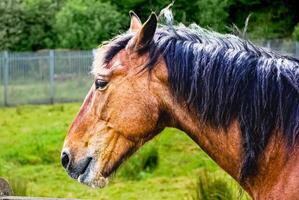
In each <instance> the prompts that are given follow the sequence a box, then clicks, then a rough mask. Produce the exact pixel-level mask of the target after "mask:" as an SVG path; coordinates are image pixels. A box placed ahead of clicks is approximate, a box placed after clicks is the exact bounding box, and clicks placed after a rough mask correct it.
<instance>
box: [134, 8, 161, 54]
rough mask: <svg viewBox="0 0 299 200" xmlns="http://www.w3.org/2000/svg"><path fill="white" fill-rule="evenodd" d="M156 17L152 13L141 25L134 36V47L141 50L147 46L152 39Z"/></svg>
mask: <svg viewBox="0 0 299 200" xmlns="http://www.w3.org/2000/svg"><path fill="white" fill-rule="evenodd" d="M157 21H158V18H157V15H156V14H155V13H152V14H151V16H150V17H149V18H148V20H147V21H146V22H145V23H144V24H143V25H142V27H141V29H140V30H139V31H138V33H137V35H136V40H135V41H136V42H135V47H137V48H140V47H141V48H143V47H145V46H147V45H148V44H149V43H150V42H151V41H152V39H153V37H154V35H155V32H156V28H157Z"/></svg>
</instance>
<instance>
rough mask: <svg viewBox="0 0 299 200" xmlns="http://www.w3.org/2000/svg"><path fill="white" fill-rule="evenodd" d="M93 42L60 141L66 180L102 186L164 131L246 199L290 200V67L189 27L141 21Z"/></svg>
mask: <svg viewBox="0 0 299 200" xmlns="http://www.w3.org/2000/svg"><path fill="white" fill-rule="evenodd" d="M130 17H131V22H130V28H129V30H128V31H127V32H125V33H123V34H120V35H118V36H116V37H114V38H113V39H112V40H110V41H108V42H106V43H104V44H103V45H101V46H100V47H99V48H98V49H97V50H96V53H95V58H94V61H93V64H92V68H93V69H92V74H93V76H94V83H93V84H92V86H91V88H90V90H89V92H88V94H87V96H86V97H85V100H84V102H83V104H82V105H81V108H80V111H79V112H78V114H77V116H76V118H75V119H74V121H73V123H72V125H71V126H70V128H69V131H68V133H67V136H66V138H65V141H64V146H63V150H62V154H61V162H62V165H63V167H64V168H65V170H66V171H67V173H68V174H69V176H71V177H72V178H74V179H77V180H78V181H79V182H80V183H83V184H86V185H88V186H91V187H96V188H97V187H99V188H103V187H105V186H106V185H107V183H108V180H109V176H110V175H111V174H112V173H113V172H115V171H116V169H117V168H118V167H119V166H120V164H121V163H123V162H124V161H125V160H126V159H127V158H128V157H130V156H131V155H132V154H133V153H134V152H136V151H137V150H138V149H139V148H140V147H142V146H143V145H144V144H145V143H146V142H148V141H149V140H151V139H152V138H154V137H155V136H156V135H158V134H159V133H160V132H161V131H162V130H163V129H164V128H165V127H175V128H177V129H180V130H182V131H184V132H185V133H186V134H187V135H188V136H190V137H191V139H192V140H193V141H194V142H195V143H197V144H198V145H199V146H200V147H201V149H203V150H204V151H205V152H206V153H207V154H208V155H209V156H210V157H211V158H212V159H213V160H214V161H215V162H216V163H217V164H218V165H219V166H220V167H221V168H223V169H224V170H225V171H226V172H227V173H228V174H230V176H232V177H233V178H234V179H235V180H236V181H238V182H239V183H240V185H241V186H242V187H243V188H244V189H245V190H246V191H247V192H248V193H249V195H250V196H251V197H252V198H253V199H263V200H264V199H299V197H298V195H297V194H298V193H299V174H298V170H299V152H298V151H299V149H298V139H297V136H298V134H299V60H297V59H295V58H292V57H289V56H285V55H280V54H279V53H276V52H273V51H271V50H269V49H264V48H262V47H258V46H256V45H254V44H253V43H252V42H250V41H249V40H246V39H242V38H240V37H238V36H235V35H232V34H220V33H217V32H214V31H212V30H206V29H204V28H201V27H199V26H198V25H196V24H192V25H190V26H188V27H187V26H184V25H182V24H180V25H165V24H164V25H162V24H160V23H158V17H157V15H156V14H155V13H152V14H151V15H150V16H149V18H148V20H147V21H146V22H145V23H143V24H142V23H141V21H140V19H139V18H138V16H137V15H136V14H135V13H134V12H130Z"/></svg>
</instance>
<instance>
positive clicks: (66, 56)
mask: <svg viewBox="0 0 299 200" xmlns="http://www.w3.org/2000/svg"><path fill="white" fill-rule="evenodd" d="M92 57H93V55H92V51H58V50H55V51H54V50H49V51H40V52H34V53H33V52H22V53H20V52H18V53H17V52H2V53H1V55H0V75H1V76H0V88H1V90H0V106H13V105H19V104H46V103H55V102H71V101H82V99H83V98H84V96H85V95H86V93H87V91H88V88H89V87H90V86H91V78H90V77H89V71H90V66H91V62H92Z"/></svg>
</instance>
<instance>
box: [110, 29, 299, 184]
mask: <svg viewBox="0 0 299 200" xmlns="http://www.w3.org/2000/svg"><path fill="white" fill-rule="evenodd" d="M131 38H132V35H131V34H130V33H128V34H124V35H121V36H119V37H118V38H116V39H115V40H113V41H112V42H111V48H110V50H109V51H108V52H107V54H106V57H105V62H109V61H110V60H111V59H112V58H113V56H114V55H116V54H117V53H118V52H119V51H120V50H121V49H123V48H125V46H126V45H127V43H128V41H129V40H130V39H131ZM147 51H148V52H149V61H148V63H147V65H146V66H147V68H148V69H149V70H151V69H152V68H153V67H154V66H155V63H156V61H157V58H158V57H159V56H160V55H162V56H163V57H164V59H165V61H166V64H167V68H168V74H169V83H170V85H171V89H172V91H173V93H174V96H175V97H176V99H177V100H178V101H184V102H187V103H188V106H189V108H190V109H192V110H195V111H196V113H198V116H199V118H200V119H201V120H204V121H205V122H207V123H209V124H210V125H212V126H214V127H217V128H224V129H225V128H227V127H228V126H229V125H230V123H231V122H232V121H233V120H234V119H237V120H238V121H239V124H240V130H241V137H242V138H241V139H242V146H243V149H242V150H243V151H242V152H243V165H242V169H241V177H240V178H241V180H242V181H244V180H245V179H246V178H248V177H249V176H253V175H255V174H256V173H257V170H258V169H257V161H258V159H259V155H260V154H261V153H262V152H263V150H264V149H265V147H266V145H267V143H268V140H269V138H270V136H271V133H273V131H274V130H280V131H282V132H283V134H284V137H285V138H286V140H287V144H288V146H289V148H290V149H291V147H293V145H294V144H295V143H296V141H297V136H298V134H299V61H298V60H297V59H295V58H291V57H287V56H282V55H279V54H277V53H274V52H271V51H270V50H265V49H263V48H260V47H256V46H255V45H253V44H252V43H251V42H249V41H245V40H242V39H240V38H238V37H236V36H233V35H222V34H218V33H215V32H211V31H207V30H205V29H202V28H200V27H198V26H196V25H191V27H189V28H186V27H184V26H177V27H171V28H170V27H167V26H162V27H159V28H158V29H157V32H156V34H155V36H154V39H153V41H152V43H151V44H150V45H149V47H148V48H147Z"/></svg>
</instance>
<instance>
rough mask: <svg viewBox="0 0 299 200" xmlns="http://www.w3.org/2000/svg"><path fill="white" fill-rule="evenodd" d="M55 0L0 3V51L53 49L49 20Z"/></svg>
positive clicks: (5, 1)
mask: <svg viewBox="0 0 299 200" xmlns="http://www.w3.org/2000/svg"><path fill="white" fill-rule="evenodd" d="M58 2H59V1H58V0H3V1H2V2H1V3H0V13H1V16H0V49H9V50H18V51H20V50H21V51H24V50H38V49H42V48H54V47H55V36H56V35H55V33H53V28H52V26H53V22H54V21H53V19H54V16H55V14H56V11H57V9H58Z"/></svg>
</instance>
